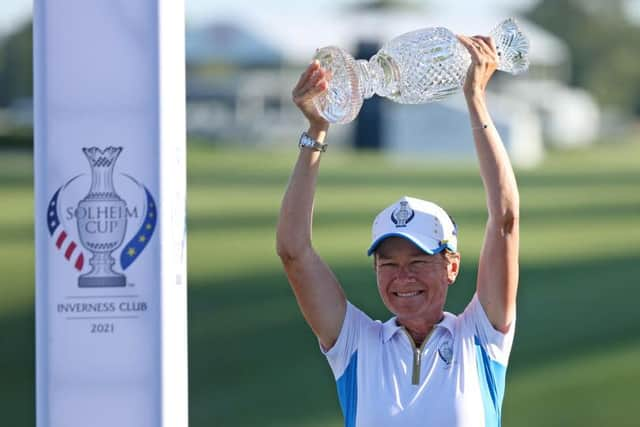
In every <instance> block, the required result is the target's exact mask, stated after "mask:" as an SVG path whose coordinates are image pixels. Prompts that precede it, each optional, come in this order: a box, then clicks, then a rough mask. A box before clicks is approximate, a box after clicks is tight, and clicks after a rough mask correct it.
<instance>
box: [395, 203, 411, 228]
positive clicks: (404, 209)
mask: <svg viewBox="0 0 640 427" xmlns="http://www.w3.org/2000/svg"><path fill="white" fill-rule="evenodd" d="M408 204H409V203H408V202H407V201H406V200H403V201H401V202H400V207H399V208H398V209H395V210H394V211H393V212H391V221H392V222H393V223H394V224H395V225H396V228H401V227H406V226H407V224H408V223H409V222H411V220H412V219H413V217H414V216H415V214H416V213H415V212H414V211H413V209H411V208H410V207H409V206H408Z"/></svg>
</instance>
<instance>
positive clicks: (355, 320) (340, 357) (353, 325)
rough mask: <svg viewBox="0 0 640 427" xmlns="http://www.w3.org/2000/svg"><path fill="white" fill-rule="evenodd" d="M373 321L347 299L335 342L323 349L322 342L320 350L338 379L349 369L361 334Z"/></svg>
mask: <svg viewBox="0 0 640 427" xmlns="http://www.w3.org/2000/svg"><path fill="white" fill-rule="evenodd" d="M372 323H374V321H373V320H371V318H370V317H369V316H367V315H366V314H364V312H362V311H361V310H360V309H358V308H357V307H355V306H354V305H353V304H351V303H350V302H349V301H347V311H346V313H345V316H344V321H343V322H342V328H341V329H340V335H338V339H337V340H336V342H335V344H334V345H333V347H331V348H330V349H328V350H325V349H323V348H322V345H321V344H320V351H321V352H322V353H323V354H324V355H325V356H326V358H327V361H328V362H329V366H331V371H333V376H334V377H335V378H336V380H337V379H338V378H340V377H341V376H342V374H343V373H344V371H345V369H347V366H348V365H349V362H350V360H351V358H352V357H353V355H354V354H355V352H356V351H357V350H358V342H359V339H360V336H361V335H362V333H363V331H364V330H365V328H366V327H367V326H368V325H370V324H372Z"/></svg>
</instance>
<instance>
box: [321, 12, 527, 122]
mask: <svg viewBox="0 0 640 427" xmlns="http://www.w3.org/2000/svg"><path fill="white" fill-rule="evenodd" d="M489 35H490V36H491V37H492V38H493V40H494V41H495V44H496V49H497V52H498V58H499V62H498V69H499V70H502V71H506V72H509V73H511V74H519V73H521V72H523V71H525V70H526V69H527V68H528V67H529V60H528V57H527V55H528V53H529V41H528V39H527V37H526V36H525V35H524V34H523V33H522V31H521V30H520V27H519V26H518V24H517V22H516V21H515V19H513V18H509V19H506V20H505V21H503V22H501V23H500V24H499V25H498V26H496V27H495V28H494V29H493V30H492V31H491V32H490V33H489ZM314 59H317V60H318V61H319V62H320V66H321V67H322V68H323V69H325V70H326V71H327V72H328V75H329V77H328V78H327V80H328V84H329V86H328V88H327V90H326V91H325V92H323V93H322V94H320V95H318V96H316V97H315V98H314V100H313V101H314V104H315V106H316V108H317V109H318V111H319V112H320V114H321V115H322V116H323V117H324V118H325V119H327V120H328V121H329V122H330V123H349V122H350V121H352V120H353V119H354V118H355V117H356V116H357V115H358V112H359V111H360V108H361V107H362V102H363V101H364V99H368V98H371V97H372V96H373V95H374V94H378V95H380V96H384V97H386V98H389V99H391V100H392V101H395V102H398V103H401V104H422V103H426V102H432V101H438V100H440V99H443V98H445V97H447V96H449V95H451V94H453V93H455V92H457V91H458V90H459V89H460V88H462V86H463V84H464V79H465V77H466V74H467V69H468V68H469V65H470V64H471V55H470V54H469V52H468V51H467V49H466V48H465V47H464V45H463V44H462V43H460V42H459V41H458V39H457V38H456V36H455V34H454V33H452V32H451V31H450V30H448V29H446V28H442V27H436V28H424V29H421V30H416V31H412V32H409V33H406V34H403V35H401V36H398V37H396V38H394V39H393V40H391V41H390V42H388V43H386V44H385V45H384V46H382V48H381V49H380V50H379V51H378V52H377V53H376V54H375V55H374V56H373V57H372V58H371V59H370V60H369V61H367V60H363V59H359V60H356V59H354V58H353V57H352V56H351V55H349V54H348V53H347V52H345V51H344V50H342V49H340V48H338V47H335V46H328V47H324V48H322V49H319V50H318V51H317V52H316V55H315V56H314Z"/></svg>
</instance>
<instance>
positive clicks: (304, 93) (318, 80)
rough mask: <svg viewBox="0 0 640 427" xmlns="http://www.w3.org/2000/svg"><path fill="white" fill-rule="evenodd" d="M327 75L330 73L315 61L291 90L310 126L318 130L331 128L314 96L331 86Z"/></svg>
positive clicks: (294, 100) (295, 102) (295, 101)
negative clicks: (316, 104)
mask: <svg viewBox="0 0 640 427" xmlns="http://www.w3.org/2000/svg"><path fill="white" fill-rule="evenodd" d="M327 77H328V73H327V72H326V71H325V70H324V69H322V68H321V67H320V63H319V62H318V61H313V62H312V63H311V64H310V65H309V66H308V67H307V69H306V70H305V71H304V73H302V75H301V76H300V80H298V84H297V85H296V87H295V88H294V89H293V91H292V92H291V96H292V98H293V102H294V104H296V106H297V107H298V108H299V109H300V111H302V114H304V116H305V117H306V118H307V120H309V126H310V128H312V129H316V130H318V131H326V130H327V129H328V128H329V122H328V121H327V120H326V119H325V118H324V117H322V116H321V115H320V113H319V112H318V110H317V109H316V106H315V105H313V98H314V97H316V96H317V95H319V94H321V93H322V92H324V91H325V90H327V87H329V83H328V82H327Z"/></svg>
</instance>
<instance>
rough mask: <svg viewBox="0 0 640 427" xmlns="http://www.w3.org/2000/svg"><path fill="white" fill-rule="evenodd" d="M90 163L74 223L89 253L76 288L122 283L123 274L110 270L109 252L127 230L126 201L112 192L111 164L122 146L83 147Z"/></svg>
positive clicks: (112, 263)
mask: <svg viewBox="0 0 640 427" xmlns="http://www.w3.org/2000/svg"><path fill="white" fill-rule="evenodd" d="M82 151H83V152H84V154H85V156H86V157H87V159H88V160H89V164H90V165H91V188H90V189H89V193H88V194H87V195H86V197H85V198H84V199H82V200H81V201H80V202H79V203H78V207H77V211H76V212H77V223H78V233H79V235H80V242H81V243H82V245H83V246H84V247H85V248H87V249H88V250H89V251H91V252H92V253H93V256H92V257H91V259H90V260H89V264H90V265H91V271H89V272H88V273H85V274H82V275H81V276H80V277H79V278H78V286H79V287H117V286H125V285H126V278H125V276H124V274H120V273H117V272H115V271H113V265H114V264H115V260H114V259H113V257H112V256H111V253H112V252H113V251H114V250H116V249H117V248H118V247H119V246H120V245H121V244H122V241H123V239H124V236H125V232H126V229H127V217H126V207H127V203H126V202H125V201H124V200H122V199H121V198H120V196H118V195H117V194H116V190H115V188H114V186H113V167H114V166H115V164H116V160H117V159H118V156H119V155H120V153H121V152H122V147H107V148H105V149H104V150H100V149H99V148H98V147H90V148H83V149H82Z"/></svg>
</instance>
